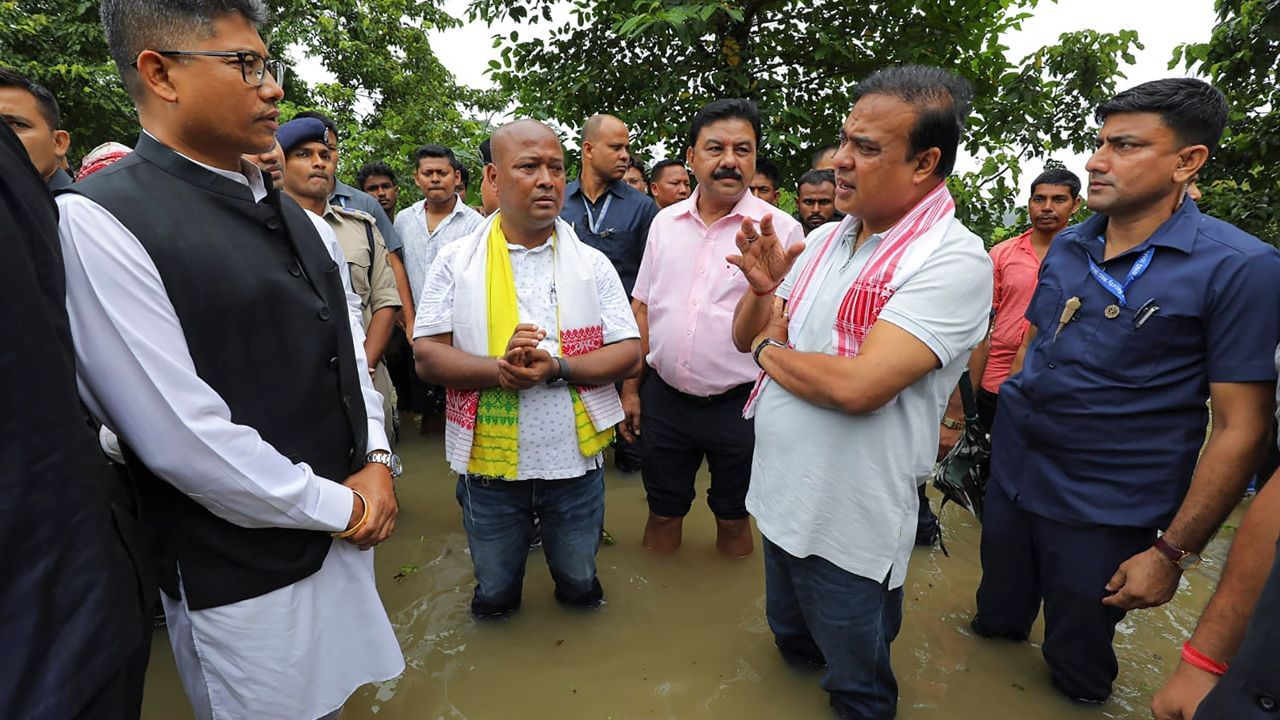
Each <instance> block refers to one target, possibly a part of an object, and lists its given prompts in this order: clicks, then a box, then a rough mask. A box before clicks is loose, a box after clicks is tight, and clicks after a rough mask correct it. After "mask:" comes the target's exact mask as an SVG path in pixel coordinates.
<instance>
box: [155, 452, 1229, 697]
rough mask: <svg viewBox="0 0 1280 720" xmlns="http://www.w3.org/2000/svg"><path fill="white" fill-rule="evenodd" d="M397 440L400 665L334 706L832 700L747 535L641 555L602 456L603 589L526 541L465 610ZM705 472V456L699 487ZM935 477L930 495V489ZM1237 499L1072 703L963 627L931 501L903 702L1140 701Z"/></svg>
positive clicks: (436, 506)
mask: <svg viewBox="0 0 1280 720" xmlns="http://www.w3.org/2000/svg"><path fill="white" fill-rule="evenodd" d="M399 452H400V454H401V456H402V458H403V460H404V465H405V468H406V469H405V474H404V476H403V477H402V478H401V479H400V481H399V483H398V493H399V497H400V516H399V520H398V521H397V525H396V534H395V536H394V537H393V538H392V539H391V540H389V541H388V542H387V543H385V544H383V545H382V546H380V547H379V548H378V549H377V551H376V552H377V558H376V563H377V577H378V587H379V590H380V591H381V594H382V599H383V602H384V603H385V604H386V608H387V612H388V614H389V615H390V617H391V621H392V623H393V624H394V626H395V629H396V633H397V636H398V637H399V639H400V645H401V647H402V649H403V650H404V655H405V659H406V663H407V668H406V670H405V672H404V674H403V675H402V676H401V677H399V678H397V679H395V680H392V681H390V682H387V683H383V684H382V685H380V686H369V687H365V688H363V689H361V690H359V691H358V692H357V693H356V694H355V695H354V696H353V697H352V698H351V700H350V701H349V702H348V703H347V706H346V711H345V713H344V714H343V720H369V719H372V718H377V719H378V720H402V719H408V718H413V719H414V720H436V719H449V720H454V719H458V720H492V719H497V718H502V719H506V718H530V719H540V718H556V719H564V720H578V719H579V718H581V719H582V720H629V719H631V718H682V719H683V718H689V719H697V720H701V719H707V718H731V719H733V720H754V719H756V718H761V719H765V718H768V719H770V720H772V719H774V718H787V719H793V718H794V719H807V718H818V719H823V720H825V719H826V718H830V717H831V714H830V712H829V710H828V707H827V699H826V694H825V693H824V692H823V691H822V690H821V688H820V687H819V685H818V681H819V673H818V672H816V671H815V672H808V671H799V670H794V669H792V668H791V667H789V666H788V665H786V664H784V663H783V661H782V660H781V659H780V657H779V656H778V654H777V652H776V651H775V650H774V647H773V642H772V636H771V635H770V633H769V628H768V625H767V624H766V622H765V617H764V570H763V561H762V559H761V552H760V548H759V536H758V535H757V541H756V552H755V553H754V554H753V555H752V556H750V557H749V558H746V559H743V560H732V559H728V558H724V557H722V556H720V555H719V554H717V553H716V551H715V548H714V541H715V529H714V519H713V517H712V515H711V513H710V511H709V510H708V509H707V507H706V504H705V502H703V501H702V499H701V498H700V500H699V503H698V504H697V505H695V507H694V510H693V512H692V513H690V515H689V517H688V518H687V519H686V521H685V532H684V538H685V540H684V546H683V547H682V548H681V549H680V551H679V552H678V553H676V554H675V555H672V556H655V555H653V554H651V553H649V552H648V551H646V550H645V549H644V548H643V547H642V546H641V544H640V537H641V534H642V532H643V529H644V522H645V518H646V515H647V508H646V506H645V501H644V488H643V486H642V485H641V483H640V477H639V475H638V474H636V475H622V474H620V473H617V472H615V471H613V469H612V466H610V469H609V471H608V475H607V480H606V482H607V487H608V490H607V496H606V514H605V525H606V528H607V529H608V531H609V532H610V533H611V534H612V535H613V537H614V538H615V539H616V543H615V544H613V545H605V546H602V547H601V549H600V554H599V557H598V565H599V574H600V580H601V582H602V583H603V585H604V588H605V598H606V600H607V603H606V604H605V605H604V606H603V607H602V608H600V609H599V610H596V611H586V612H583V611H577V610H570V609H565V608H561V607H560V606H558V605H557V604H556V602H555V600H554V599H553V597H552V584H551V580H550V577H549V576H548V573H547V570H546V564H545V562H544V560H543V556H542V553H541V551H538V550H535V551H533V552H532V553H530V555H529V570H528V574H527V575H526V578H525V592H524V605H523V607H522V608H521V609H520V611H519V612H518V613H516V614H515V615H514V616H513V617H512V618H511V619H509V620H506V621H499V622H484V623H480V622H477V621H475V620H473V619H472V617H471V615H470V611H469V605H468V604H469V602H470V599H471V589H472V575H471V562H470V558H469V556H468V554H467V543H466V537H465V536H464V534H463V531H462V522H461V515H460V512H459V509H458V505H457V502H456V501H455V500H454V482H455V481H454V478H453V477H452V476H451V475H450V473H449V472H448V468H447V466H446V465H445V462H444V459H443V440H442V439H441V437H440V436H439V435H436V436H431V437H419V436H417V435H416V434H413V435H410V436H409V437H406V438H405V439H404V441H403V442H402V444H401V447H400V448H399ZM704 473H705V469H704ZM705 489H706V478H705V474H704V475H703V477H701V478H700V480H699V492H700V493H702V497H705ZM931 497H932V498H933V501H934V503H935V507H936V502H937V495H936V493H933V492H932V491H931ZM1241 512H1242V509H1237V511H1236V514H1234V515H1233V516H1232V518H1231V519H1230V520H1229V521H1228V524H1227V526H1226V527H1225V528H1224V530H1223V532H1221V533H1219V536H1218V537H1217V538H1216V539H1215V540H1214V542H1213V543H1212V544H1211V546H1210V547H1209V549H1208V550H1207V551H1206V553H1205V557H1206V563H1205V564H1204V565H1202V566H1201V567H1200V568H1198V569H1196V570H1193V571H1192V572H1190V573H1188V574H1187V576H1186V577H1185V579H1184V581H1183V584H1182V587H1181V589H1180V590H1179V592H1178V594H1177V597H1176V598H1175V599H1174V601H1173V602H1172V603H1170V604H1168V605H1166V606H1164V607H1161V608H1156V609H1154V610H1142V611H1137V612H1133V613H1130V614H1129V616H1128V617H1127V618H1126V619H1125V621H1124V623H1122V624H1121V626H1120V628H1119V631H1118V634H1117V640H1116V645H1117V649H1118V654H1119V657H1120V678H1119V680H1118V681H1117V684H1116V691H1115V694H1114V695H1113V696H1112V699H1111V701H1110V702H1108V703H1107V704H1106V705H1105V706H1102V707H1087V708H1082V707H1077V706H1074V705H1072V704H1071V703H1069V702H1068V701H1066V700H1063V699H1060V698H1059V696H1058V695H1057V693H1056V692H1054V691H1053V689H1052V688H1051V687H1050V685H1049V679H1048V673H1047V671H1046V670H1045V667H1044V663H1043V661H1042V660H1041V658H1040V653H1039V645H1038V643H1039V640H1040V639H1041V637H1042V629H1041V627H1040V626H1039V624H1037V627H1036V629H1035V630H1034V631H1033V635H1032V642H1031V643H1024V644H1020V645H1019V644H1013V643H1010V642H1003V641H1001V642H996V641H985V640H979V639H978V638H976V637H974V636H973V634H972V633H971V632H970V630H969V626H968V623H969V619H970V618H971V617H972V614H973V610H974V597H973V596H974V591H975V589H976V588H977V583H978V577H979V560H978V525H977V523H976V522H975V521H974V520H973V518H972V517H971V516H969V515H968V514H966V513H965V512H964V511H963V510H960V509H958V508H956V507H955V506H954V505H951V506H948V507H947V509H946V511H945V512H944V514H943V518H942V519H943V523H944V527H945V529H946V533H947V548H948V550H949V551H950V553H951V557H949V558H947V557H944V556H943V554H942V552H941V551H939V550H937V549H919V548H918V549H917V550H916V551H915V553H914V554H913V556H912V558H911V570H910V574H909V575H908V578H907V586H906V593H905V598H906V599H905V608H904V617H903V624H902V632H901V634H900V635H899V637H898V640H897V641H896V642H895V643H894V644H893V666H894V670H895V672H896V674H897V676H898V683H899V688H900V695H901V699H900V701H899V706H898V707H899V711H898V717H899V718H902V719H903V720H935V719H938V720H941V719H943V718H945V719H946V720H968V719H970V718H973V719H975V720H976V719H978V718H982V719H984V720H985V719H986V718H1044V719H1046V720H1058V719H1064V720H1065V719H1073V720H1074V719H1077V718H1149V717H1150V712H1149V710H1148V709H1147V707H1148V703H1149V700H1150V697H1151V695H1152V693H1153V692H1155V690H1156V689H1157V688H1159V686H1160V684H1161V683H1162V682H1163V679H1164V678H1165V677H1166V676H1167V675H1168V673H1169V672H1170V671H1171V670H1172V668H1173V666H1174V664H1175V663H1176V662H1177V657H1178V651H1179V648H1180V646H1181V643H1182V641H1183V640H1185V639H1186V638H1187V636H1188V635H1189V633H1190V631H1191V630H1192V629H1193V628H1194V624H1195V619H1196V618H1197V617H1198V616H1199V613H1200V610H1201V608H1203V606H1204V604H1205V602H1206V601H1207V600H1208V597H1209V594H1210V592H1211V590H1212V588H1213V585H1214V584H1215V583H1216V581H1217V576H1218V575H1219V574H1220V572H1221V565H1222V561H1223V560H1225V558H1226V551H1227V546H1228V544H1229V542H1230V539H1231V537H1232V535H1233V534H1234V527H1235V526H1236V525H1237V524H1238V523H1239V516H1240V513H1241ZM142 717H143V718H145V719H146V720H181V719H184V718H190V717H191V713H190V710H189V709H188V706H187V702H186V699H185V697H184V696H183V693H182V689H181V685H180V684H179V682H178V677H177V673H176V670H175V669H174V664H173V654H172V651H171V650H170V649H169V644H168V638H167V637H166V636H165V632H164V630H157V631H156V633H155V636H154V639H153V652H152V660H151V667H150V669H149V671H148V674H147V688H146V699H145V703H144V707H143V714H142Z"/></svg>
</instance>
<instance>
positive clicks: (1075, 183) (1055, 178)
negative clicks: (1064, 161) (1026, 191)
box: [1031, 168, 1080, 198]
mask: <svg viewBox="0 0 1280 720" xmlns="http://www.w3.org/2000/svg"><path fill="white" fill-rule="evenodd" d="M1041 185H1065V186H1066V187H1067V188H1068V189H1070V190H1071V197H1073V198H1075V197H1080V178H1079V177H1078V176H1077V175H1076V174H1075V173H1073V172H1071V171H1070V170H1068V169H1066V168H1049V169H1048V170H1045V171H1044V172H1042V173H1040V174H1039V175H1037V176H1036V179H1035V180H1032V181H1031V194H1032V195H1035V194H1036V188H1037V187H1039V186H1041Z"/></svg>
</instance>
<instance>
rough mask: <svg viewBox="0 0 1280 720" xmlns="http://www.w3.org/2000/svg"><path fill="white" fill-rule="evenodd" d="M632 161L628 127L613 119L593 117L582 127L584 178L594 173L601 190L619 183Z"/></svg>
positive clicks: (608, 116)
mask: <svg viewBox="0 0 1280 720" xmlns="http://www.w3.org/2000/svg"><path fill="white" fill-rule="evenodd" d="M630 160H631V140H630V133H629V131H628V130H627V126H626V124H625V123H623V122H622V121H621V120H619V119H618V118H616V117H614V116H612V115H592V116H591V117H589V118H587V121H586V122H585V123H583V124H582V174H583V175H587V174H588V173H590V174H591V175H592V176H593V177H594V180H595V183H597V184H598V186H600V187H603V186H605V185H608V184H609V183H611V182H613V181H615V180H619V179H621V178H622V176H623V175H624V174H626V172H627V164H628V162H630Z"/></svg>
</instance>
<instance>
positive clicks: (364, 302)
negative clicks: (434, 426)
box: [324, 205, 400, 437]
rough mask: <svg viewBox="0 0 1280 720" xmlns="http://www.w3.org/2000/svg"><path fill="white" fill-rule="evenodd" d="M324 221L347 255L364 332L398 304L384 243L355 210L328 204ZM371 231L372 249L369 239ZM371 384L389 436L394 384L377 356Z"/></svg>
mask: <svg viewBox="0 0 1280 720" xmlns="http://www.w3.org/2000/svg"><path fill="white" fill-rule="evenodd" d="M324 221H325V222H326V223H327V224H328V225H329V227H331V228H333V233H334V235H337V237H338V244H339V245H341V246H342V254H343V255H345V256H346V258H347V269H348V270H349V271H350V274H351V289H352V290H354V291H355V293H356V295H357V296H359V297H360V306H361V308H362V310H363V314H364V329H365V331H366V332H367V331H368V330H369V321H370V319H371V318H372V317H373V314H374V313H375V312H377V311H379V310H381V309H383V308H387V307H390V308H398V307H400V292H399V290H398V289H397V288H396V278H395V275H394V273H393V272H392V270H391V264H390V262H389V261H388V260H387V246H386V243H384V242H383V240H382V234H381V233H379V232H378V228H377V226H376V225H375V224H374V220H373V218H372V217H370V216H369V215H368V214H366V213H363V212H361V211H359V210H347V209H344V208H340V207H336V206H334V205H329V206H327V207H326V209H325V212H324ZM371 233H372V236H373V243H372V245H373V248H372V252H370V242H369V237H370V234H371ZM373 387H374V389H376V390H377V391H378V392H380V393H382V409H383V411H384V412H385V413H386V418H385V420H386V428H387V436H388V437H392V436H393V435H394V434H395V431H394V430H393V427H394V423H393V418H392V412H391V410H392V408H394V407H395V399H394V398H395V388H394V386H393V385H392V384H391V376H390V375H388V374H387V368H386V365H385V364H384V363H383V362H382V361H381V360H379V361H378V369H377V372H375V373H374V375H373Z"/></svg>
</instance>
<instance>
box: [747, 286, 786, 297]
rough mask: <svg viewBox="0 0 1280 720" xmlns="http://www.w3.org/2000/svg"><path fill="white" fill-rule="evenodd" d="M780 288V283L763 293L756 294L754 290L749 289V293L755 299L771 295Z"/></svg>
mask: <svg viewBox="0 0 1280 720" xmlns="http://www.w3.org/2000/svg"><path fill="white" fill-rule="evenodd" d="M780 287H782V283H778V284H777V285H774V286H773V287H771V288H769V289H768V290H765V291H764V292H756V289H755V288H751V293H752V294H753V295H755V296H756V297H764V296H765V295H772V294H773V291H774V290H777V289H778V288H780Z"/></svg>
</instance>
